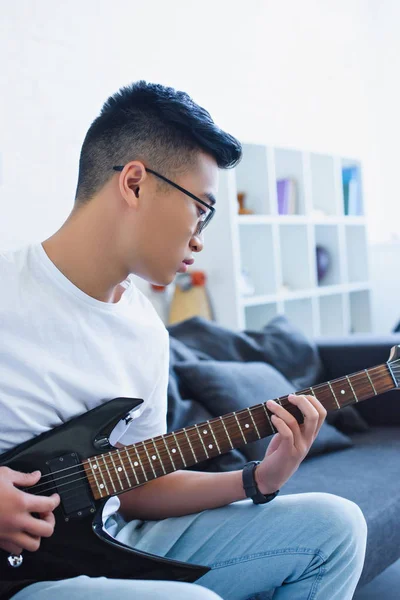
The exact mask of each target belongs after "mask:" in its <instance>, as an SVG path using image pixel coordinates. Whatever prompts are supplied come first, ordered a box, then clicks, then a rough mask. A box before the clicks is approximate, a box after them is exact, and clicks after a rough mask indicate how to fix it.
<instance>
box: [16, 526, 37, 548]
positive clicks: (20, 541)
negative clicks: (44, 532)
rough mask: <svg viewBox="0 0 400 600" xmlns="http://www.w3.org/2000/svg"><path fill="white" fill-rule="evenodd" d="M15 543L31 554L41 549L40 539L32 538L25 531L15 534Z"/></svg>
mask: <svg viewBox="0 0 400 600" xmlns="http://www.w3.org/2000/svg"><path fill="white" fill-rule="evenodd" d="M14 543H15V545H16V546H17V547H19V546H20V547H21V548H22V549H23V550H28V551H29V552H36V550H39V548H40V537H37V536H31V535H29V534H27V533H25V532H23V531H21V532H19V533H17V534H15V536H14Z"/></svg>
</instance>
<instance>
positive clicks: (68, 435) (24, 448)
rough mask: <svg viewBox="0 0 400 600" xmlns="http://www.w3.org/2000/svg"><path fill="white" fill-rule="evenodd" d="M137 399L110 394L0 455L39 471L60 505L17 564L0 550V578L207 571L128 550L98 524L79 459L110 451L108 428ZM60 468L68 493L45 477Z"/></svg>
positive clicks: (182, 576) (191, 575)
mask: <svg viewBox="0 0 400 600" xmlns="http://www.w3.org/2000/svg"><path fill="white" fill-rule="evenodd" d="M141 403H142V400H140V399H133V398H115V399H114V400H110V401H109V402H107V403H104V404H102V405H101V406H98V407H96V408H94V409H93V410H91V411H88V412H87V413H85V414H84V415H82V416H79V417H76V418H74V419H71V420H70V421H69V422H68V423H66V424H64V425H61V426H60V427H57V428H55V429H53V430H51V431H49V432H46V433H44V434H42V435H40V436H38V437H36V438H34V439H33V440H30V441H28V442H26V443H24V444H21V445H20V446H18V447H17V448H15V449H13V450H11V451H9V452H7V453H5V454H3V455H1V456H0V465H2V466H8V467H10V468H12V469H15V470H17V471H23V472H32V471H35V470H36V469H40V471H41V473H42V479H41V481H40V482H42V481H47V482H48V481H49V480H50V481H51V482H52V485H51V486H49V487H51V488H52V489H51V492H49V493H53V492H54V491H57V493H59V494H60V497H61V505H60V506H59V507H58V508H57V509H56V511H55V517H56V525H55V530H54V534H53V535H52V537H51V538H42V541H41V545H40V549H39V550H38V551H37V552H24V555H23V563H22V565H21V566H19V567H17V568H14V567H11V566H10V565H9V563H8V560H7V558H8V553H6V552H4V551H2V550H0V581H3V582H4V581H15V582H24V583H25V582H30V583H33V582H35V581H47V580H55V579H65V578H68V577H76V576H78V575H88V576H93V577H99V576H104V577H111V578H118V579H164V580H176V581H187V582H193V581H195V580H196V579H198V578H199V577H201V576H202V575H204V574H205V573H206V572H207V571H208V570H209V567H205V566H200V565H192V564H188V563H183V562H178V561H174V560H169V559H165V558H163V557H158V556H156V555H153V554H148V553H146V552H141V551H138V550H133V549H131V548H129V547H128V546H125V545H124V544H121V543H119V542H117V541H116V540H114V538H112V537H111V536H110V535H108V534H107V533H106V532H105V531H104V530H103V528H102V519H101V513H102V507H103V504H104V501H95V500H94V499H93V495H92V493H91V490H90V487H89V485H88V482H87V479H86V478H85V477H84V476H83V475H84V473H83V468H82V466H80V463H81V461H82V460H85V459H86V458H90V457H92V456H95V455H96V454H100V453H104V452H106V451H107V450H108V449H110V450H111V449H113V447H112V446H110V445H109V442H108V436H109V434H110V432H111V431H112V429H113V428H114V426H115V425H116V423H117V422H118V421H119V420H120V419H122V418H124V417H126V416H127V415H128V414H129V412H130V411H132V410H134V409H135V408H137V407H138V406H139V405H140V404H141ZM64 469H66V471H65V472H67V473H68V477H70V478H71V481H73V482H74V486H73V487H74V492H73V493H72V492H71V489H72V488H71V487H70V486H69V484H68V482H67V483H65V482H64V481H63V479H62V478H60V475H57V476H55V477H54V480H55V479H57V481H58V482H61V484H58V485H57V482H55V481H54V480H53V479H50V478H49V475H48V474H49V473H53V474H54V472H56V471H58V473H60V472H61V474H62V472H63V470H64ZM71 474H73V476H71ZM77 479H79V487H78V488H77V486H76V481H77ZM53 481H54V485H53ZM67 481H68V480H67ZM40 482H39V483H40ZM42 487H44V486H42ZM54 488H56V489H54ZM26 489H27V491H28V490H29V488H26ZM39 489H40V488H39ZM40 493H42V492H40ZM43 493H44V494H45V492H43Z"/></svg>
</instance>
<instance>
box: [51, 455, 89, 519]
mask: <svg viewBox="0 0 400 600" xmlns="http://www.w3.org/2000/svg"><path fill="white" fill-rule="evenodd" d="M46 465H47V466H48V468H49V471H50V473H51V476H52V479H53V482H54V487H55V489H54V488H53V491H56V492H57V494H59V496H60V499H61V508H62V511H63V513H64V519H65V520H66V521H69V519H71V518H81V517H85V516H86V515H88V514H89V513H94V512H95V511H96V508H95V504H94V501H93V497H92V493H91V491H90V487H89V485H88V482H87V479H86V475H85V471H84V469H83V466H82V464H81V462H80V460H79V457H78V455H77V454H76V453H75V452H71V453H69V454H64V455H63V456H58V457H57V458H53V459H51V460H48V461H46Z"/></svg>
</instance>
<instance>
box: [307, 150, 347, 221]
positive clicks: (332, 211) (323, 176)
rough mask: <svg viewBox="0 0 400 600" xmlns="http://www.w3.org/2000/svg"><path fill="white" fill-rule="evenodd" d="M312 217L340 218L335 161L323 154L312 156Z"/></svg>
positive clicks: (313, 154)
mask: <svg viewBox="0 0 400 600" xmlns="http://www.w3.org/2000/svg"><path fill="white" fill-rule="evenodd" d="M310 172H311V195H312V209H311V217H314V218H319V217H321V218H323V217H327V216H339V215H340V214H341V213H340V212H339V206H338V201H337V200H338V198H337V193H336V177H335V159H334V157H333V156H325V155H323V154H315V153H312V154H310Z"/></svg>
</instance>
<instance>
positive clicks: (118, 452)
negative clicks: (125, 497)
mask: <svg viewBox="0 0 400 600" xmlns="http://www.w3.org/2000/svg"><path fill="white" fill-rule="evenodd" d="M116 456H117V457H118V460H119V463H120V466H121V467H122V470H123V472H124V475H125V479H126V481H127V482H128V486H129V487H130V488H131V487H132V484H131V480H130V479H129V476H128V473H127V472H126V468H125V463H124V461H123V459H122V458H121V452H120V450H117V451H116Z"/></svg>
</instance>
